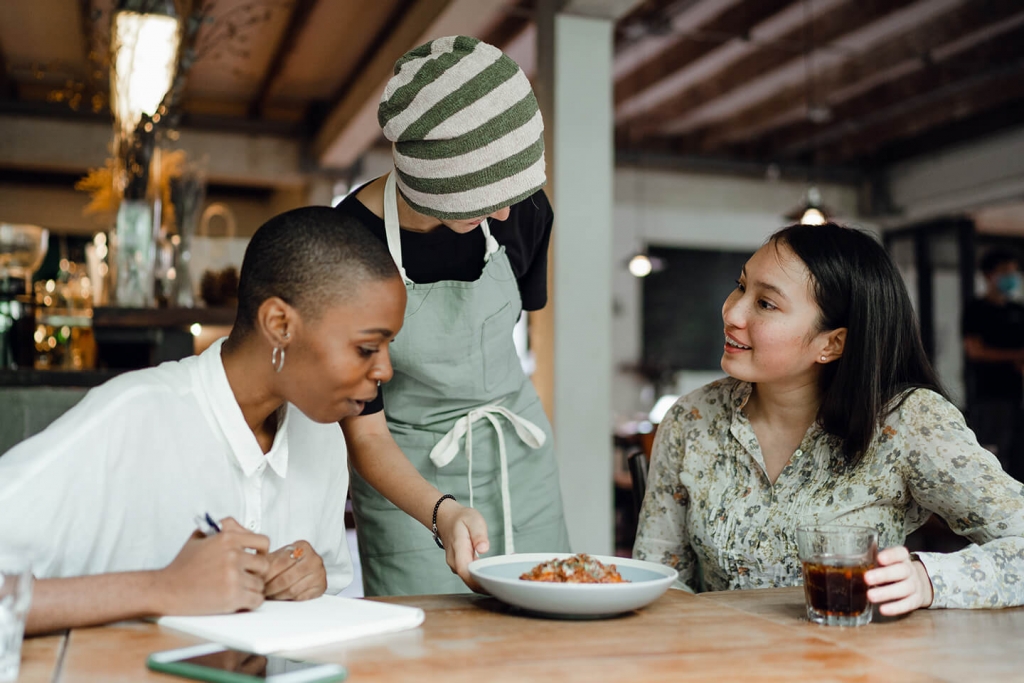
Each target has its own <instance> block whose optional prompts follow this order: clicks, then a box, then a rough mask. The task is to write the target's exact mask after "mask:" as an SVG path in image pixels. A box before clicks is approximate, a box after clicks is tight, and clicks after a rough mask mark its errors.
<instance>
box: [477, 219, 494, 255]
mask: <svg viewBox="0 0 1024 683" xmlns="http://www.w3.org/2000/svg"><path fill="white" fill-rule="evenodd" d="M480 229H481V230H483V231H484V243H485V244H486V245H487V246H486V249H485V250H484V263H487V262H488V261H490V260H491V256H493V255H494V254H496V253H497V252H498V240H496V239H494V235H492V234H491V227H490V226H489V225H488V224H487V219H486V218H485V219H484V220H483V221H482V222H481V223H480Z"/></svg>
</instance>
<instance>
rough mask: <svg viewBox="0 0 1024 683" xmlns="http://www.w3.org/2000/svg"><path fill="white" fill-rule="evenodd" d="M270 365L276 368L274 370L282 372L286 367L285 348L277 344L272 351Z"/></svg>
mask: <svg viewBox="0 0 1024 683" xmlns="http://www.w3.org/2000/svg"><path fill="white" fill-rule="evenodd" d="M270 365H271V367H273V368H274V372H281V370H282V369H284V349H283V348H282V347H280V346H275V347H274V350H273V351H271V353H270Z"/></svg>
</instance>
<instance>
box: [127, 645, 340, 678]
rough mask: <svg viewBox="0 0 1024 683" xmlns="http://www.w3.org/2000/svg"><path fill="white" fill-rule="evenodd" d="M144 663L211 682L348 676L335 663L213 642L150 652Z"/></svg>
mask: <svg viewBox="0 0 1024 683" xmlns="http://www.w3.org/2000/svg"><path fill="white" fill-rule="evenodd" d="M146 666H147V667H149V668H150V669H152V670H153V671H159V672H161V673H167V674H174V675H176V676H182V677H183V678H194V679H196V680H199V681H212V682H213V683H254V682H255V681H260V682H261V683H327V682H328V681H341V680H344V679H345V676H346V675H348V672H347V671H346V670H345V668H344V667H342V666H339V665H337V664H320V663H318V662H300V661H298V660H295V659H287V658H285V657H279V656H277V655H257V654H253V653H252V652H243V651H242V650H232V649H230V648H227V647H224V646H223V645H217V644H216V643H207V644H205V645H196V646H194V647H184V648H181V649H179V650H166V651H164V652H154V653H153V654H151V655H150V656H149V658H148V659H147V660H146Z"/></svg>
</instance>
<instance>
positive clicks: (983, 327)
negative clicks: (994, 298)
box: [963, 299, 1024, 403]
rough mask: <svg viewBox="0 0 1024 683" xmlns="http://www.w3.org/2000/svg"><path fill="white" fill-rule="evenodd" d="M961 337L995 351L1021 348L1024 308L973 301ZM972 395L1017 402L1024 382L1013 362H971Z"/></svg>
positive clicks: (1023, 337)
mask: <svg viewBox="0 0 1024 683" xmlns="http://www.w3.org/2000/svg"><path fill="white" fill-rule="evenodd" d="M963 335H964V337H980V338H981V341H982V342H983V343H984V344H985V346H989V347H992V348H994V349H1021V348H1024V306H1021V305H1020V304H1017V303H1014V302H1012V301H1011V302H1007V303H1005V304H1003V305H1001V306H1000V305H998V304H994V303H992V302H991V301H988V300H987V299H976V300H974V301H972V302H971V303H969V304H968V305H967V308H966V310H965V311H964V320H963ZM969 370H970V373H971V376H972V377H973V388H974V395H975V396H976V397H977V398H979V399H992V398H996V399H1007V400H1011V401H1015V402H1017V403H1019V402H1020V401H1021V399H1022V397H1024V380H1022V377H1021V373H1020V372H1019V371H1018V370H1017V368H1016V366H1015V365H1014V364H1013V363H991V362H984V361H983V362H977V361H976V362H972V363H970V365H969Z"/></svg>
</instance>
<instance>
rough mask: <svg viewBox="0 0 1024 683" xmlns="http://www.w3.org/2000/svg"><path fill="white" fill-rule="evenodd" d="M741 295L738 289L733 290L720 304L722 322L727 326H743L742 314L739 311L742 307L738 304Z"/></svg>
mask: <svg viewBox="0 0 1024 683" xmlns="http://www.w3.org/2000/svg"><path fill="white" fill-rule="evenodd" d="M742 298H743V295H742V294H741V293H740V292H739V290H733V292H732V293H731V294H730V295H729V296H727V297H726V298H725V303H724V304H722V322H724V323H725V324H726V325H727V326H729V327H743V322H744V321H743V315H742V313H741V309H742V307H741V306H739V303H740V299H742Z"/></svg>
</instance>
